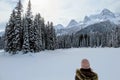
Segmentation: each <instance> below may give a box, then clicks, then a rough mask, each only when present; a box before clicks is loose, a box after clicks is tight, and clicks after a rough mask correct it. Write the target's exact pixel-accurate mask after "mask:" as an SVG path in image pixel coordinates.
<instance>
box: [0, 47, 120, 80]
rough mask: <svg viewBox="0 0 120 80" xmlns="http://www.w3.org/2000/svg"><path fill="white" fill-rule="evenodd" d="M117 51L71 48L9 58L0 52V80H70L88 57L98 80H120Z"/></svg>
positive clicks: (119, 57) (119, 50) (115, 49)
mask: <svg viewBox="0 0 120 80" xmlns="http://www.w3.org/2000/svg"><path fill="white" fill-rule="evenodd" d="M119 52H120V49H119V48H72V49H59V50H55V51H42V52H40V53H36V54H31V53H29V54H25V55H23V54H21V53H20V54H17V55H12V56H11V55H9V54H8V53H5V52H4V51H3V50H1V51H0V80H74V76H75V71H76V69H77V68H79V67H80V62H81V60H82V59H83V58H88V59H89V60H90V63H91V67H92V69H93V70H94V71H95V72H97V73H98V75H99V80H120V77H119V73H120V69H119V68H120V64H119V61H120V53H119Z"/></svg>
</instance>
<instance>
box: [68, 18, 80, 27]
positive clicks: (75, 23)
mask: <svg viewBox="0 0 120 80" xmlns="http://www.w3.org/2000/svg"><path fill="white" fill-rule="evenodd" d="M77 24H78V22H77V21H75V20H74V19H72V20H71V21H70V22H69V24H68V26H67V28H70V27H73V26H75V25H77Z"/></svg>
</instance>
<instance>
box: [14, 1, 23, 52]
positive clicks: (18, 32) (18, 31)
mask: <svg viewBox="0 0 120 80" xmlns="http://www.w3.org/2000/svg"><path fill="white" fill-rule="evenodd" d="M21 14H22V4H21V0H19V2H18V4H17V6H16V7H15V15H16V16H15V26H14V30H15V32H14V38H13V48H14V51H13V52H15V53H16V52H17V51H21V49H22V33H23V31H22V30H23V27H22V26H21Z"/></svg>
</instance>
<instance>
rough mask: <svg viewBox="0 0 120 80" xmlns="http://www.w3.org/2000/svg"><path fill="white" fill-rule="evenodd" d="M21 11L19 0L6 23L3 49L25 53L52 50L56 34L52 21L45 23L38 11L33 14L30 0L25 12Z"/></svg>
mask: <svg viewBox="0 0 120 80" xmlns="http://www.w3.org/2000/svg"><path fill="white" fill-rule="evenodd" d="M22 12H23V9H22V3H21V0H19V2H18V3H17V6H16V7H15V9H14V10H13V11H12V14H11V16H10V19H9V22H8V23H7V25H6V30H5V45H4V49H5V51H6V52H9V53H12V54H16V53H17V52H18V51H23V52H24V53H27V52H39V51H41V50H45V49H47V50H54V49H55V47H56V45H55V44H56V34H55V29H54V27H53V23H52V22H48V23H47V24H45V21H44V18H42V17H41V15H40V14H39V13H38V14H36V15H35V16H33V15H32V11H31V2H30V0H29V3H28V8H27V12H26V14H22Z"/></svg>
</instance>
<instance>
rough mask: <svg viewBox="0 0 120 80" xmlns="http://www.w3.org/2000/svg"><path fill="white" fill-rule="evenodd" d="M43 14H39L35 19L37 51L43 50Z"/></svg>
mask: <svg viewBox="0 0 120 80" xmlns="http://www.w3.org/2000/svg"><path fill="white" fill-rule="evenodd" d="M41 23H42V22H41V16H40V14H37V15H36V16H35V19H34V28H35V30H34V37H35V43H34V45H35V52H39V51H41V50H42V33H41Z"/></svg>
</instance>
